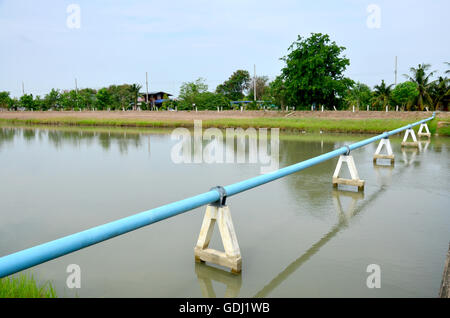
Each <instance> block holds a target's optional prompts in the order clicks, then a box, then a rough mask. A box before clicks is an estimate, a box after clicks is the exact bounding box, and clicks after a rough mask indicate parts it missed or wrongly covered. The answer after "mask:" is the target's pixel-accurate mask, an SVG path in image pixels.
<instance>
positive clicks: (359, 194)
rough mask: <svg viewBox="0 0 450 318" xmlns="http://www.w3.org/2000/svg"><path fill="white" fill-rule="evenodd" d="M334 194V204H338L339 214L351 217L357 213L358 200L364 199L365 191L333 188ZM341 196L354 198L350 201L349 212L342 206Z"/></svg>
mask: <svg viewBox="0 0 450 318" xmlns="http://www.w3.org/2000/svg"><path fill="white" fill-rule="evenodd" d="M332 195H333V202H334V205H335V206H336V209H337V211H338V214H339V215H340V216H344V217H346V218H351V217H352V216H353V215H354V214H355V211H356V204H357V203H358V200H363V199H364V193H363V192H349V191H339V190H333V193H332ZM341 196H344V197H350V198H351V199H352V201H351V202H350V206H349V207H348V210H347V213H345V211H344V209H343V208H342V203H341Z"/></svg>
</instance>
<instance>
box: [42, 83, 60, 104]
mask: <svg viewBox="0 0 450 318" xmlns="http://www.w3.org/2000/svg"><path fill="white" fill-rule="evenodd" d="M60 98H61V96H60V93H59V91H58V90H57V89H54V88H52V90H51V91H50V93H48V94H47V95H45V97H44V105H45V108H46V109H50V108H57V107H59V106H60V105H59V102H60Z"/></svg>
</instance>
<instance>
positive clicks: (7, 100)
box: [0, 92, 11, 109]
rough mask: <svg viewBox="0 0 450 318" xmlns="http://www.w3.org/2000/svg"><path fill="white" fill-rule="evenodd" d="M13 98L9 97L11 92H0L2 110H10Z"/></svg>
mask: <svg viewBox="0 0 450 318" xmlns="http://www.w3.org/2000/svg"><path fill="white" fill-rule="evenodd" d="M10 105H11V97H9V92H0V108H4V109H7V108H10Z"/></svg>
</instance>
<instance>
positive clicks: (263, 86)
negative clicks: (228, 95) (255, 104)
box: [248, 76, 269, 100]
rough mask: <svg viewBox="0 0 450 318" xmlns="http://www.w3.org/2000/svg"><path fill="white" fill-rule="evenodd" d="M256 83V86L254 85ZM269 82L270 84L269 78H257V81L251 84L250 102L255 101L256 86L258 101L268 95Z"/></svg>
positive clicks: (249, 91) (249, 89)
mask: <svg viewBox="0 0 450 318" xmlns="http://www.w3.org/2000/svg"><path fill="white" fill-rule="evenodd" d="M255 82H256V85H255V84H254V83H255ZM267 82H269V78H268V77H267V76H256V79H255V80H252V81H251V82H250V85H249V88H248V98H249V99H250V100H254V93H255V89H254V87H255V86H256V99H257V100H261V99H263V96H265V95H266V94H267V92H268V89H269V86H268V85H267Z"/></svg>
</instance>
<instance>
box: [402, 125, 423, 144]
mask: <svg viewBox="0 0 450 318" xmlns="http://www.w3.org/2000/svg"><path fill="white" fill-rule="evenodd" d="M409 135H411V137H412V139H413V141H407V140H408V136H409ZM408 146H409V147H419V143H418V142H417V138H416V134H415V133H414V130H413V129H412V128H409V129H406V131H405V137H403V141H402V147H408Z"/></svg>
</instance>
